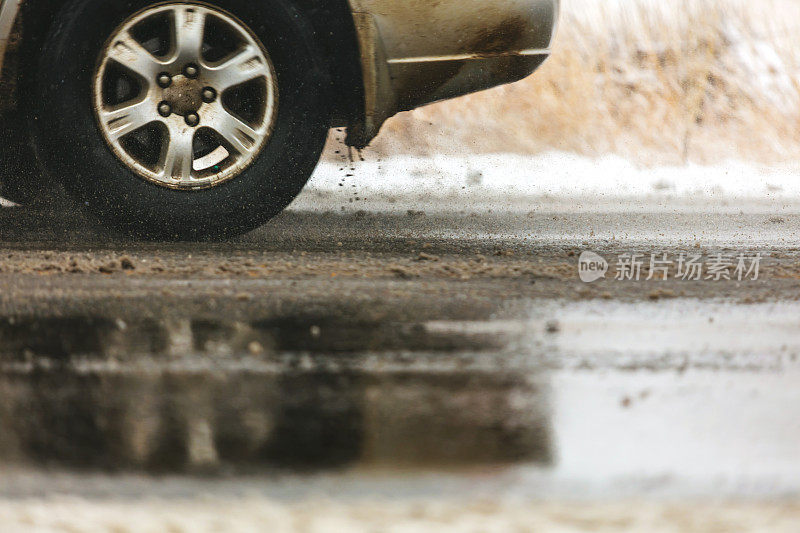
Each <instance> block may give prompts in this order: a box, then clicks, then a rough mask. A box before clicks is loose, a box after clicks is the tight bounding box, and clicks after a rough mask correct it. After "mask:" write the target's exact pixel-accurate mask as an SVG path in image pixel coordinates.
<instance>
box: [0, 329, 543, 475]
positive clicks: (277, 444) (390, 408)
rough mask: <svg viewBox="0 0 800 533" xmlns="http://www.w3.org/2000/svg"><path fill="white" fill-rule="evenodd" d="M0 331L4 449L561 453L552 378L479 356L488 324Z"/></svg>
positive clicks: (78, 456) (256, 461)
mask: <svg viewBox="0 0 800 533" xmlns="http://www.w3.org/2000/svg"><path fill="white" fill-rule="evenodd" d="M481 338H482V339H483V341H481V340H480V339H481ZM0 339H1V340H2V341H3V344H2V351H3V353H2V354H0V358H2V360H3V361H5V363H4V364H3V367H4V371H3V372H2V374H0V406H2V408H0V409H1V410H0V435H2V439H0V457H2V456H5V457H6V458H14V459H17V460H24V461H32V462H40V461H42V462H47V463H48V464H65V465H70V466H86V467H98V466H100V467H102V466H113V467H114V468H122V469H125V468H134V469H140V468H144V469H147V470H167V471H182V470H187V469H188V470H193V469H197V468H200V469H212V470H214V469H217V468H220V467H226V468H227V467H232V468H244V467H245V466H246V465H249V466H250V467H270V466H298V467H303V468H314V467H319V468H324V467H336V466H345V465H362V466H380V465H386V466H406V467H443V466H453V467H455V466H475V465H481V464H502V463H510V462H515V461H529V462H535V463H542V464H549V462H550V461H551V457H552V453H551V449H550V440H551V439H550V423H549V416H548V412H547V398H546V396H547V390H548V389H547V387H546V383H545V382H544V381H543V380H542V379H541V378H540V376H538V373H537V372H532V371H525V372H520V371H519V369H517V368H514V367H513V365H512V367H509V366H507V365H503V364H500V365H488V366H487V365H485V364H482V363H480V361H477V363H476V360H480V359H481V358H484V357H490V358H495V357H498V356H496V355H495V354H497V353H498V340H497V339H496V338H494V337H492V336H491V335H483V336H475V335H471V336H467V337H461V336H460V335H458V334H455V333H446V332H444V331H443V330H442V328H431V329H430V330H429V329H428V328H426V327H425V325H423V324H416V325H415V324H391V323H372V324H365V323H358V324H348V323H347V322H346V321H345V322H343V321H339V320H329V319H286V320H279V321H270V322H262V323H254V324H245V323H235V322H232V323H222V322H215V321H207V320H203V321H195V322H189V321H185V322H178V323H174V324H172V325H170V326H162V325H161V323H160V322H156V321H139V322H123V321H108V320H99V319H90V318H81V317H75V318H70V319H49V320H16V321H4V322H2V323H0ZM501 353H502V352H501Z"/></svg>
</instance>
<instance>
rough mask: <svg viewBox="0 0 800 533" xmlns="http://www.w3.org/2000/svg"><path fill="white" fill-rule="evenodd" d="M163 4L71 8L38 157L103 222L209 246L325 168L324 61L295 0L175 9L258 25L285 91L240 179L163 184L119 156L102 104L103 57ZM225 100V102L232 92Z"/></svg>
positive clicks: (48, 83) (49, 71) (246, 226)
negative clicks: (194, 185)
mask: <svg viewBox="0 0 800 533" xmlns="http://www.w3.org/2000/svg"><path fill="white" fill-rule="evenodd" d="M163 5H164V3H163V2H154V1H153V0H120V1H115V2H109V1H108V0H71V1H69V2H67V4H66V5H65V6H64V8H63V9H62V10H61V12H60V14H59V15H58V17H57V19H56V22H55V24H54V27H53V28H52V30H51V32H50V35H49V37H48V39H47V42H46V44H45V46H44V47H43V50H42V54H41V59H40V63H39V66H38V74H37V82H36V90H37V93H38V94H37V97H38V98H37V99H36V101H38V102H40V103H41V104H40V105H39V106H38V109H37V110H36V112H35V116H34V120H33V123H32V126H33V128H32V130H33V131H34V135H35V138H36V142H37V143H39V152H40V154H41V156H42V157H43V159H44V160H45V161H44V162H45V164H46V165H47V167H48V168H49V169H50V171H51V172H52V173H53V175H54V176H57V177H58V179H60V180H61V181H62V182H63V184H64V187H65V188H66V190H67V191H68V193H69V194H70V196H72V197H73V198H74V199H75V200H76V201H77V202H79V203H80V204H81V205H82V206H83V207H84V208H85V209H87V210H88V211H89V212H90V213H91V214H92V215H93V216H94V217H96V218H97V219H98V220H99V222H100V223H101V224H103V225H106V226H110V227H112V228H115V229H117V230H119V231H122V232H124V233H127V234H131V235H134V236H137V237H141V238H148V239H160V240H198V239H204V238H226V237H230V236H234V235H237V234H241V233H244V232H246V231H249V230H252V229H254V228H256V227H258V226H260V225H262V224H264V223H265V222H267V221H268V220H269V219H270V218H272V217H274V216H275V215H277V214H278V213H280V212H281V211H282V210H283V209H285V208H286V207H287V206H288V205H289V204H290V203H291V202H292V200H294V198H295V197H296V196H297V195H298V194H299V193H300V191H301V190H302V188H303V187H304V186H305V184H306V182H307V181H308V179H309V177H310V176H311V174H312V172H313V170H314V168H315V166H316V164H317V162H318V161H319V158H320V154H321V152H322V148H323V145H324V143H325V139H326V136H327V130H328V128H329V123H330V111H329V105H328V98H327V95H326V94H325V88H326V87H328V86H329V83H328V80H329V74H328V71H327V67H326V65H325V64H324V61H323V59H322V58H323V56H322V54H321V52H320V51H319V49H318V47H317V44H316V42H315V40H314V37H313V32H312V31H311V28H310V24H309V23H308V22H307V21H306V20H305V18H304V17H303V16H302V15H301V13H299V12H298V10H297V9H296V8H294V7H293V6H292V4H291V2H290V1H289V0H260V1H258V2H254V1H252V0H214V1H213V2H210V3H204V4H188V3H181V4H177V3H176V4H175V6H176V7H175V8H176V9H184V8H183V7H180V6H194V7H196V8H197V9H205V8H211V9H215V10H219V11H220V13H223V14H225V15H230V18H231V19H235V20H236V21H238V22H240V23H241V24H242V25H243V26H244V27H245V28H246V29H247V30H249V32H251V34H252V35H253V36H254V37H255V38H256V39H257V40H258V41H260V43H261V44H262V45H263V50H264V51H265V53H266V55H267V57H268V58H269V60H271V63H272V65H273V67H274V73H275V80H276V81H275V83H276V84H277V93H276V94H277V95H278V96H277V97H276V98H277V104H276V107H275V109H276V111H274V113H273V115H272V116H273V119H272V122H271V124H272V126H271V133H270V134H269V135H268V137H266V138H265V139H266V140H265V141H264V142H263V145H262V146H261V148H260V150H259V151H258V152H257V154H255V155H254V156H252V157H253V159H252V160H251V161H250V162H249V163H248V166H247V167H246V168H245V169H244V170H242V171H240V172H239V173H238V175H235V177H232V178H230V179H228V180H227V181H224V182H221V183H218V184H215V185H213V186H209V187H206V188H199V189H191V190H187V189H175V188H170V187H167V186H163V185H162V184H160V183H156V182H154V181H153V180H148V179H145V178H143V176H142V174H141V173H139V172H136V171H135V169H134V168H132V167H131V165H129V164H126V162H125V161H124V160H123V158H122V157H121V156H119V155H117V154H118V152H115V150H113V149H112V147H111V146H110V145H109V142H108V139H109V137H108V135H107V134H105V135H104V133H103V130H102V127H101V125H100V123H99V122H98V120H99V119H98V116H97V112H96V110H97V105H96V101H95V99H94V96H95V94H96V90H95V89H94V87H95V81H94V80H95V74H96V72H97V69H98V61H99V59H98V58H101V56H102V55H103V53H104V52H103V51H104V49H105V47H106V43H107V42H108V40H109V38H110V37H111V35H113V34H114V33H113V32H114V31H115V29H116V28H119V27H120V26H121V25H123V24H125V23H126V21H129V20H130V19H131V17H132V16H134V15H135V14H137V13H142V12H148V13H149V11H147V10H148V9H150V10H152V9H156V8H157V6H163ZM170 6H171V5H170ZM194 7H193V8H194ZM193 8H192V9H193ZM187 72H188V71H187ZM180 76H183V75H182V74H181V75H176V77H174V78H173V79H174V80H178V79H179V78H180ZM188 76H189V74H186V77H188ZM180 79H183V80H184V81H186V80H185V77H184V78H180ZM218 97H219V99H220V105H222V94H220V95H218ZM203 105H204V104H203ZM159 109H160V108H159ZM170 120H171V119H170ZM186 123H187V124H188V123H189V118H188V115H186ZM170 131H171V130H170ZM170 136H171V134H170ZM230 153H231V154H234V152H233V151H231V152H230ZM192 157H194V156H192ZM192 168H194V167H192ZM213 168H215V169H216V168H217V167H213ZM189 171H190V172H194V170H191V169H189Z"/></svg>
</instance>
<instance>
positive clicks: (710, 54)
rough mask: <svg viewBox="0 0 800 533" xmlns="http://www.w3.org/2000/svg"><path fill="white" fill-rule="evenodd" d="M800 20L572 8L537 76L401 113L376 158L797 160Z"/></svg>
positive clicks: (728, 12) (759, 13)
mask: <svg viewBox="0 0 800 533" xmlns="http://www.w3.org/2000/svg"><path fill="white" fill-rule="evenodd" d="M798 15H800V3H798V2H797V1H794V0H760V1H758V2H753V1H750V2H748V1H745V0H718V1H713V0H672V1H663V2H660V3H656V2H653V0H617V1H614V0H566V1H565V2H564V6H563V13H562V19H561V24H560V29H559V34H558V37H557V39H556V43H555V47H554V54H553V56H552V57H551V58H550V59H549V60H548V62H547V63H546V64H545V66H544V67H542V69H540V70H539V72H538V73H537V74H536V75H535V76H533V77H531V78H528V79H526V80H524V81H522V82H519V83H516V84H513V85H509V86H505V87H499V88H497V89H493V90H491V91H487V92H484V93H479V94H475V95H471V96H468V97H465V98H461V99H456V100H452V101H448V102H442V103H438V104H435V105H431V106H428V107H425V108H422V109H419V110H416V111H413V112H409V113H403V114H401V115H398V116H397V117H395V118H393V119H392V120H390V121H389V122H388V123H387V124H386V126H385V127H384V130H383V131H382V133H381V136H380V137H379V138H378V140H376V141H375V142H374V144H373V146H372V147H370V148H369V149H368V153H367V155H368V156H369V155H372V156H385V155H390V154H398V153H406V154H408V153H411V154H419V155H429V154H434V153H452V154H462V153H486V152H515V153H526V154H535V153H540V152H543V151H550V150H562V151H569V152H575V153H580V154H583V155H590V156H599V155H603V154H609V153H613V154H618V155H622V156H624V157H628V158H631V159H633V160H635V161H638V162H641V163H644V164H658V163H676V162H678V163H680V162H687V161H690V160H691V161H696V162H702V163H708V162H713V161H716V160H721V159H728V158H736V159H746V160H753V161H760V162H781V161H787V160H790V159H793V158H797V157H798V155H800V137H799V136H798V123H800V68H798V67H799V66H800V65H799V63H798V60H797V58H796V57H795V51H796V50H800V32H797V31H796V30H797V27H798V26H800V22H798V21H800V17H798Z"/></svg>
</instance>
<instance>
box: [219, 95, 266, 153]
mask: <svg viewBox="0 0 800 533" xmlns="http://www.w3.org/2000/svg"><path fill="white" fill-rule="evenodd" d="M215 108H216V109H215V113H214V114H213V115H212V116H211V117H210V118H209V120H207V121H206V123H207V125H208V127H210V128H211V129H213V130H214V131H216V132H217V133H219V134H220V135H221V136H222V138H223V139H225V141H226V142H227V143H228V144H229V145H230V146H231V148H233V149H234V150H235V151H236V152H238V153H239V154H247V153H249V152H250V150H252V149H253V146H254V145H255V144H256V143H257V142H258V140H259V139H260V138H261V137H262V134H261V133H259V132H257V131H256V130H254V129H253V128H252V127H250V126H249V125H247V124H245V123H244V122H243V121H241V120H239V119H238V118H236V117H235V116H233V115H232V114H230V113H229V112H228V111H227V110H226V109H225V108H224V107H223V106H222V105H217V106H215Z"/></svg>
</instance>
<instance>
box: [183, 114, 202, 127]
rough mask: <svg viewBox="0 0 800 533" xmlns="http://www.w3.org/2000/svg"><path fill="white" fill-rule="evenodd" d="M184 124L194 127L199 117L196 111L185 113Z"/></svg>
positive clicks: (198, 121)
mask: <svg viewBox="0 0 800 533" xmlns="http://www.w3.org/2000/svg"><path fill="white" fill-rule="evenodd" d="M186 124H188V125H189V126H191V127H195V126H197V125H198V124H200V117H199V116H198V115H197V113H189V114H188V115H186Z"/></svg>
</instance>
